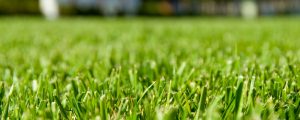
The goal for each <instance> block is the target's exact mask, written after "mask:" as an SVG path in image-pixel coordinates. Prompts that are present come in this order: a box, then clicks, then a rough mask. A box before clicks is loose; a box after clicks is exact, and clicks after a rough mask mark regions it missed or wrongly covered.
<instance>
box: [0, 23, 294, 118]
mask: <svg viewBox="0 0 300 120" xmlns="http://www.w3.org/2000/svg"><path fill="white" fill-rule="evenodd" d="M299 20H300V18H261V19H258V20H255V21H243V20H240V19H234V18H225V19H217V18H178V19H171V18H157V19H147V18H134V19H126V18H123V19H118V18H115V19H103V18H87V19H84V18H74V19H72V18H65V19H61V20H58V21H53V22H47V21H44V20H42V19H40V18H22V17H20V18H1V19H0V79H1V81H0V101H1V102H0V108H1V110H0V112H1V119H7V118H9V119H19V118H21V119H37V118H46V119H102V120H105V119H131V120H135V119H148V120H152V119H157V120H160V119H166V120H174V119H201V118H203V119H222V118H223V119H260V118H261V119H300V116H299V115H300V105H299V104H300V92H299V90H300V76H299V75H300V68H299V66H300V47H299V45H300V23H299Z"/></svg>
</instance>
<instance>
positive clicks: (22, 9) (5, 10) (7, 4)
mask: <svg viewBox="0 0 300 120" xmlns="http://www.w3.org/2000/svg"><path fill="white" fill-rule="evenodd" d="M38 13H39V4H38V0H0V14H38Z"/></svg>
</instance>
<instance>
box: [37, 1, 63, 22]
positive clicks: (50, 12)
mask: <svg viewBox="0 0 300 120" xmlns="http://www.w3.org/2000/svg"><path fill="white" fill-rule="evenodd" d="M39 4H40V10H41V12H42V14H43V15H44V16H45V17H46V18H47V19H48V20H54V19H57V18H58V16H59V8H58V4H57V1H56V0H39Z"/></svg>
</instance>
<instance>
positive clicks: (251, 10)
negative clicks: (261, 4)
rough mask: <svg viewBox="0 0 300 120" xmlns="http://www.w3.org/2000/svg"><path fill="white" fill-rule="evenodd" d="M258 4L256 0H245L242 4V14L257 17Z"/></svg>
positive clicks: (249, 17) (250, 17)
mask: <svg viewBox="0 0 300 120" xmlns="http://www.w3.org/2000/svg"><path fill="white" fill-rule="evenodd" d="M257 12H258V11H257V5H256V2H255V1H254V0H243V2H242V5H241V14H242V16H243V18H245V19H254V18H256V17H257Z"/></svg>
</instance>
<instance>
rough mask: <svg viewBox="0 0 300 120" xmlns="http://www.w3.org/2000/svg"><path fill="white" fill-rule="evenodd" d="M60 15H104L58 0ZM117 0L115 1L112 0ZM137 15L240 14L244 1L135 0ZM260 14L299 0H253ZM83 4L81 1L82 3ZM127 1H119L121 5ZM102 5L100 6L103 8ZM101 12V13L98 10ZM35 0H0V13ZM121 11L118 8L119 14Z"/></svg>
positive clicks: (29, 8)
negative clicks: (138, 2)
mask: <svg viewBox="0 0 300 120" xmlns="http://www.w3.org/2000/svg"><path fill="white" fill-rule="evenodd" d="M58 1H59V3H60V12H61V14H63V15H73V14H85V15H86V14H93V15H97V14H103V9H101V8H100V7H101V5H100V4H102V3H101V2H99V1H112V0H58ZM114 1H118V0H114ZM119 1H125V0H119ZM137 1H140V3H141V4H139V7H138V9H137V11H136V13H137V14H139V15H199V14H201V15H239V12H240V3H241V1H243V0H137ZM254 1H256V3H257V4H258V9H259V13H260V14H261V15H276V14H291V13H292V14H293V13H300V0H254ZM83 3H84V4H83ZM123 4H126V2H123V3H121V5H123ZM103 6H105V5H102V7H103ZM101 11H102V13H101ZM39 13H40V12H39V3H38V0H0V14H39ZM120 13H121V14H124V11H122V10H119V11H118V14H120Z"/></svg>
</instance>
